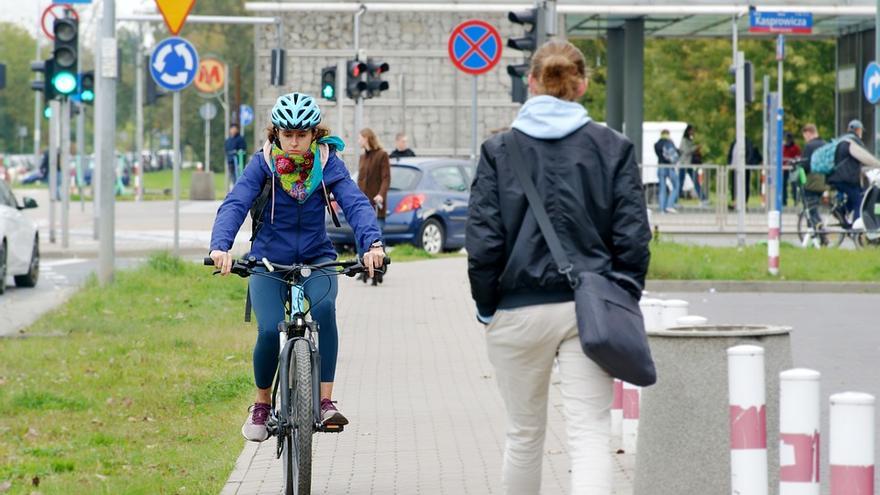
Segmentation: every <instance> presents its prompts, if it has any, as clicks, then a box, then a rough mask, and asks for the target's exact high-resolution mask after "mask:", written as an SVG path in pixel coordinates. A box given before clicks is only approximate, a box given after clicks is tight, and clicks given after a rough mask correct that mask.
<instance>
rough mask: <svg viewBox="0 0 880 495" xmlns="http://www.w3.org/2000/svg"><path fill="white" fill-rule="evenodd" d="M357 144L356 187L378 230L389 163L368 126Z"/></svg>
mask: <svg viewBox="0 0 880 495" xmlns="http://www.w3.org/2000/svg"><path fill="white" fill-rule="evenodd" d="M358 145H359V146H360V148H361V149H362V150H364V153H363V154H362V155H361V156H360V160H359V162H358V181H357V183H358V187H359V188H360V190H361V192H363V193H364V195H365V196H366V197H367V198H368V199H369V200H370V204H371V205H372V206H373V209H374V210H375V212H376V220H377V222H378V225H379V229H380V230H384V228H385V213H386V211H387V209H386V205H387V203H388V201H387V199H388V188H389V187H391V165H390V164H389V161H388V153H387V152H386V151H385V150H384V149H382V143H380V142H379V138H378V137H377V136H376V133H375V132H373V130H372V129H370V128H364V129H361V132H360V133H358ZM360 277H361V280H363V281H364V282H366V281H367V274H366V273H363V274H361V276H360ZM382 277H383V276H382V274H381V273H377V274H376V276H375V277H374V278H373V285H378V284H380V283H382V280H383V278H382Z"/></svg>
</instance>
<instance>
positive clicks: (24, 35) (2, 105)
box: [0, 23, 46, 153]
mask: <svg viewBox="0 0 880 495" xmlns="http://www.w3.org/2000/svg"><path fill="white" fill-rule="evenodd" d="M35 50H36V42H35V41H34V39H33V37H32V36H31V35H30V33H28V32H27V31H26V30H25V29H24V28H22V27H20V26H18V25H15V24H10V23H0V63H4V64H6V88H5V89H0V153H18V151H19V139H18V128H19V127H21V126H25V127H27V129H28V136H29V137H28V139H27V140H26V141H25V147H24V151H25V153H28V152H32V151H33V144H32V143H33V119H34V117H33V115H34V97H35V94H34V92H33V91H32V90H31V80H32V79H33V76H34V73H33V72H31V70H30V65H31V61H32V59H33V57H34V53H35ZM43 129H44V131H45V129H46V128H45V127H44V128H43ZM44 135H45V134H44Z"/></svg>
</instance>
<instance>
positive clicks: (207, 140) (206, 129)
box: [205, 119, 211, 172]
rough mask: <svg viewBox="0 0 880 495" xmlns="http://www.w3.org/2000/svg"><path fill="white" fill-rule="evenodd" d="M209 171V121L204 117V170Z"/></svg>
mask: <svg viewBox="0 0 880 495" xmlns="http://www.w3.org/2000/svg"><path fill="white" fill-rule="evenodd" d="M210 171H211V121H210V120H208V119H205V172H210Z"/></svg>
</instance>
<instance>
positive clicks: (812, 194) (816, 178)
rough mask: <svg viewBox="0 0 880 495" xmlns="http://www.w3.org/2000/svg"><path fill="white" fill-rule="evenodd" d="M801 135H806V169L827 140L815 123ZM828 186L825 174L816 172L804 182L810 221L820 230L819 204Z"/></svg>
mask: <svg viewBox="0 0 880 495" xmlns="http://www.w3.org/2000/svg"><path fill="white" fill-rule="evenodd" d="M801 135H802V136H803V137H804V151H803V159H804V161H805V165H806V169H807V170H809V163H810V158H812V157H813V153H815V152H816V150H817V149H819V148H821V147H822V146H825V140H824V139H822V138H821V137H819V131H818V130H817V129H816V125H815V124H806V125H804V127H803V128H802V129H801ZM827 188H828V186H827V185H826V184H825V176H824V175H822V174H816V173H807V182H806V183H805V184H804V206H805V207H806V208H807V211H809V212H810V222H811V223H812V226H813V228H814V229H816V230H818V229H819V228H820V226H821V224H822V217H821V216H820V215H819V204H820V203H821V202H822V195H823V194H824V193H825V190H826V189H827ZM820 240H821V242H822V243H823V244H826V243H827V242H828V241H827V238H826V236H824V235H823V236H820Z"/></svg>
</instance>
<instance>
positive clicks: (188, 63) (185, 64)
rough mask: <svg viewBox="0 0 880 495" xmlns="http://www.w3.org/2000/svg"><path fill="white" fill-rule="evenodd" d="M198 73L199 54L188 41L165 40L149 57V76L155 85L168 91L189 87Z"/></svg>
mask: <svg viewBox="0 0 880 495" xmlns="http://www.w3.org/2000/svg"><path fill="white" fill-rule="evenodd" d="M198 71H199V53H198V52H197V51H196V48H195V47H194V46H193V45H192V43H190V42H189V41H187V40H185V39H183V38H178V37H171V38H165V39H164V40H162V41H161V42H159V44H158V45H156V48H153V53H152V55H150V75H152V76H153V80H154V81H156V84H158V85H159V86H161V87H162V88H164V89H167V90H168V91H180V90H182V89H184V88H186V87H187V86H189V85H190V84H191V83H192V82H193V80H194V79H195V78H196V74H197V73H198Z"/></svg>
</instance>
